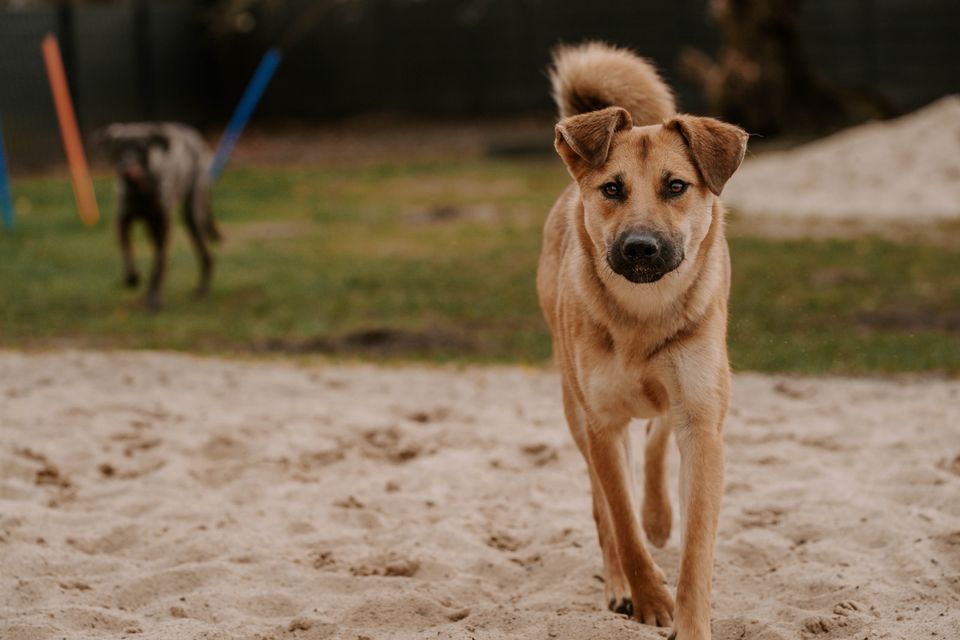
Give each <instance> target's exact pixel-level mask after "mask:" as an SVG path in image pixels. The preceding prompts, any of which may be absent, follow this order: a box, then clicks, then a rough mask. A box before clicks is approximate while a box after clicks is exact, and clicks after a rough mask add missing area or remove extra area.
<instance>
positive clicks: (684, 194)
mask: <svg viewBox="0 0 960 640" xmlns="http://www.w3.org/2000/svg"><path fill="white" fill-rule="evenodd" d="M746 145H747V134H746V132H745V131H743V130H742V129H740V128H739V127H735V126H733V125H730V124H726V123H724V122H720V121H718V120H714V119H712V118H700V117H695V116H687V115H678V116H675V117H673V118H672V119H670V120H669V121H667V122H665V123H664V124H657V125H649V126H644V127H634V126H633V121H632V119H631V117H630V114H629V113H628V112H627V111H626V110H625V109H622V108H620V107H608V108H606V109H601V110H599V111H592V112H589V113H584V114H580V115H575V116H571V117H569V118H564V119H563V120H561V121H560V122H559V123H558V124H557V126H556V139H555V146H556V149H557V152H558V153H559V154H560V157H561V158H562V159H563V161H564V163H565V164H566V165H567V169H568V170H569V171H570V175H572V176H573V178H574V180H576V181H577V184H578V185H579V187H580V196H581V199H582V201H583V207H584V216H585V220H584V222H585V227H586V230H587V233H588V234H589V236H590V240H591V241H592V242H593V244H594V246H595V247H596V248H597V250H598V251H599V252H602V253H603V254H604V255H606V260H607V262H608V264H609V265H610V268H611V269H613V271H614V272H616V273H617V274H619V275H621V276H623V277H624V278H626V279H628V280H630V281H631V282H636V283H647V282H656V281H657V280H659V279H660V278H662V277H663V276H664V275H665V274H667V273H669V272H671V271H673V270H674V269H676V268H677V267H679V266H680V264H681V263H682V262H683V260H684V259H685V257H688V256H689V257H691V258H692V257H693V256H694V255H695V254H696V251H697V250H698V248H699V247H700V243H701V242H702V241H703V239H704V237H705V236H706V234H707V231H708V230H709V228H710V223H711V221H712V217H713V208H714V203H715V200H716V198H717V197H718V196H719V195H720V192H721V191H722V190H723V186H724V184H726V182H727V180H728V179H729V178H730V176H732V175H733V172H734V171H736V170H737V167H739V166H740V162H741V160H743V155H744V153H745V151H746Z"/></svg>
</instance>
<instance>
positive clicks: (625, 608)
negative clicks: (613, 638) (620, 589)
mask: <svg viewBox="0 0 960 640" xmlns="http://www.w3.org/2000/svg"><path fill="white" fill-rule="evenodd" d="M607 608H609V609H610V611H613V612H614V613H619V614H621V615H625V616H627V617H628V618H632V617H633V600H631V599H630V596H624V597H622V598H619V599H618V598H611V599H610V602H608V603H607Z"/></svg>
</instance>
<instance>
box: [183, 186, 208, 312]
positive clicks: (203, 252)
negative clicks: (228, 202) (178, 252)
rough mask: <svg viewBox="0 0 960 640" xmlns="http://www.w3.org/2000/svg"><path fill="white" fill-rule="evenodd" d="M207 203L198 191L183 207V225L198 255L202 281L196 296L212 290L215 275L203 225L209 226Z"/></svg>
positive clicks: (199, 283)
mask: <svg viewBox="0 0 960 640" xmlns="http://www.w3.org/2000/svg"><path fill="white" fill-rule="evenodd" d="M207 206H208V204H207V202H206V194H205V193H201V191H200V190H196V191H194V192H193V193H191V194H190V195H189V196H188V197H187V200H186V202H185V203H184V206H183V223H184V225H186V227H187V232H188V233H189V235H190V243H191V244H192V245H193V250H194V252H195V253H196V254H197V262H198V264H199V266H200V279H199V281H198V282H197V289H196V295H197V296H198V297H202V296H205V295H206V294H207V292H208V291H209V290H210V279H211V277H212V275H213V256H212V255H211V253H210V249H209V247H207V240H206V238H205V236H206V232H205V229H204V226H203V225H206V224H208V222H207V217H208V215H209V211H207V210H206V207H207Z"/></svg>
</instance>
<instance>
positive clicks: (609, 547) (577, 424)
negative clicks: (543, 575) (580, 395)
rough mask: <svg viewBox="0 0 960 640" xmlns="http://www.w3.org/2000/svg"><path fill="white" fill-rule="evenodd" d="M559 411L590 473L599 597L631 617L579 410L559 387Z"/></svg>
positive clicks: (621, 573) (605, 503)
mask: <svg viewBox="0 0 960 640" xmlns="http://www.w3.org/2000/svg"><path fill="white" fill-rule="evenodd" d="M563 411H564V414H565V415H566V418H567V424H568V426H569V427H570V433H571V434H573V440H574V442H576V443H577V447H579V449H580V453H582V454H583V457H584V460H586V462H587V470H588V471H589V473H590V488H591V491H592V494H593V520H594V522H595V523H596V525H597V538H598V540H599V542H600V553H601V554H602V555H603V594H604V600H605V601H606V603H607V607H608V608H609V609H610V610H611V611H614V612H616V613H622V614H625V615H628V616H633V601H632V600H631V599H630V584H629V583H628V582H627V579H626V577H625V576H624V575H623V568H622V567H621V565H620V559H619V557H618V556H617V548H616V541H615V540H614V536H613V523H612V521H611V519H610V510H609V509H608V508H607V501H606V500H605V499H604V497H603V490H602V489H601V487H600V479H599V478H597V474H596V473H594V470H593V467H592V466H591V465H590V457H589V452H588V450H587V434H586V423H585V420H584V416H583V410H582V409H581V408H580V406H579V405H578V404H577V401H576V399H575V398H574V397H573V394H572V393H571V392H570V391H569V390H568V388H567V385H566V384H564V385H563Z"/></svg>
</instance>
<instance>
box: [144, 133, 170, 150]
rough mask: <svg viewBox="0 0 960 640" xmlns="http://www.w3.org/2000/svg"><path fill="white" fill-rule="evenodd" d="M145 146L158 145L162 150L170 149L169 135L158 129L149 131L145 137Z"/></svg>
mask: <svg viewBox="0 0 960 640" xmlns="http://www.w3.org/2000/svg"><path fill="white" fill-rule="evenodd" d="M147 146H148V147H160V148H161V149H163V150H164V151H169V150H170V137H169V136H168V135H167V134H165V133H161V132H159V131H157V132H155V133H151V134H150V135H149V136H148V137H147Z"/></svg>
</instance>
